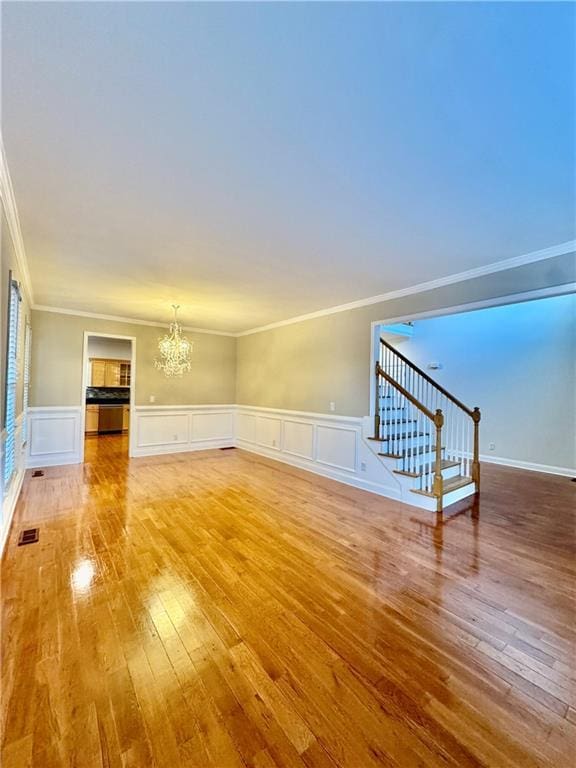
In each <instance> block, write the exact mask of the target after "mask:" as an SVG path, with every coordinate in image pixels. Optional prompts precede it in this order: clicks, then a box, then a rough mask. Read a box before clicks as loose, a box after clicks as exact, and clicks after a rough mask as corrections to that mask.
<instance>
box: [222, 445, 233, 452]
mask: <svg viewBox="0 0 576 768" xmlns="http://www.w3.org/2000/svg"><path fill="white" fill-rule="evenodd" d="M220 450H221V451H235V450H236V446H235V445H225V446H224V448H220Z"/></svg>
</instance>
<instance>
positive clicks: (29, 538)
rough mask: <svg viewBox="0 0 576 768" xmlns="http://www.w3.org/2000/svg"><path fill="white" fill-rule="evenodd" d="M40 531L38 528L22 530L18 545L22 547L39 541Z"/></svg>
mask: <svg viewBox="0 0 576 768" xmlns="http://www.w3.org/2000/svg"><path fill="white" fill-rule="evenodd" d="M38 537H39V532H38V528H26V530H24V531H20V536H19V537H18V546H19V547H22V546H24V544H34V543H35V542H36V541H38Z"/></svg>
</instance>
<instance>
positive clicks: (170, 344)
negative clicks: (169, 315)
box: [154, 304, 194, 376]
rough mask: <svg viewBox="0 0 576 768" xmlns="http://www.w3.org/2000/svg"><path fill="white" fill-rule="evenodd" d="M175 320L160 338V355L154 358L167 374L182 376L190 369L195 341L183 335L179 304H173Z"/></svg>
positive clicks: (156, 365) (157, 365) (158, 366)
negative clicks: (179, 318) (168, 330)
mask: <svg viewBox="0 0 576 768" xmlns="http://www.w3.org/2000/svg"><path fill="white" fill-rule="evenodd" d="M172 307H173V308H174V320H173V322H171V323H170V332H169V333H167V334H166V335H165V336H163V337H162V338H161V339H159V340H158V349H159V351H160V357H157V358H156V359H155V360H154V365H155V367H156V368H159V369H160V370H161V371H164V375H165V376H182V374H183V373H185V372H186V371H189V370H190V355H191V354H192V347H193V346H194V344H193V342H191V341H188V339H187V338H186V337H185V336H182V326H181V325H180V323H179V322H178V308H179V307H180V305H179V304H172Z"/></svg>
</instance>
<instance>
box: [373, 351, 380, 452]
mask: <svg viewBox="0 0 576 768" xmlns="http://www.w3.org/2000/svg"><path fill="white" fill-rule="evenodd" d="M374 372H375V375H376V381H375V382H374V439H375V440H379V439H380V365H379V363H378V361H376V366H375V369H374Z"/></svg>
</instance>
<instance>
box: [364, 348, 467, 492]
mask: <svg viewBox="0 0 576 768" xmlns="http://www.w3.org/2000/svg"><path fill="white" fill-rule="evenodd" d="M408 403H410V404H411V405H413V406H414V407H415V408H416V412H415V416H416V418H415V420H413V421H412V422H408V421H407V418H406V417H407V416H408V415H409V405H408ZM374 413H375V424H374V436H375V437H376V438H377V439H379V440H383V441H385V442H386V445H387V452H388V453H389V454H390V455H395V454H394V450H395V446H399V445H403V450H402V452H401V455H400V454H399V453H398V454H397V455H398V457H399V458H402V460H403V469H404V471H405V472H407V473H408V474H410V473H414V476H417V475H418V474H419V476H420V477H421V478H422V484H421V490H424V491H427V492H432V493H433V494H434V496H438V495H440V496H441V495H442V487H443V482H442V460H443V458H444V459H446V460H447V461H450V462H453V463H455V464H456V463H457V464H458V465H459V471H460V474H461V475H462V476H465V477H471V478H472V480H473V481H474V483H475V485H476V491H479V490H480V458H479V424H480V410H479V409H478V408H473V409H472V408H468V406H466V405H464V403H462V402H461V401H460V400H459V399H458V398H457V397H455V396H454V395H453V394H452V393H450V392H448V390H446V389H445V388H444V387H442V386H441V385H440V384H438V383H437V382H436V381H434V379H432V378H431V377H430V376H429V375H428V374H427V373H425V372H424V371H423V370H422V369H421V368H419V367H418V366H417V365H415V364H414V363H412V362H411V361H410V360H408V358H406V357H404V355H402V354H401V353H400V352H398V350H396V349H395V348H394V347H393V346H391V345H390V344H389V343H388V342H386V341H384V340H383V339H381V340H380V353H379V360H378V362H377V363H376V402H375V412H374ZM384 413H387V414H388V416H389V418H387V419H385V418H384ZM430 421H432V422H433V423H434V427H435V430H436V435H435V440H434V441H433V446H434V447H433V450H430V451H424V450H423V449H424V448H425V447H426V445H427V443H426V434H429V433H427V432H426V430H427V429H430V426H431V425H430ZM410 424H412V426H411V427H410ZM408 427H410V428H408ZM423 433H424V434H423ZM431 437H432V435H430V438H431ZM400 440H402V443H400ZM428 446H429V447H430V448H431V447H432V440H431V439H430V441H429V443H428ZM432 453H434V454H435V455H434V457H433V458H432V455H431V454H432ZM432 475H433V481H432Z"/></svg>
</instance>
